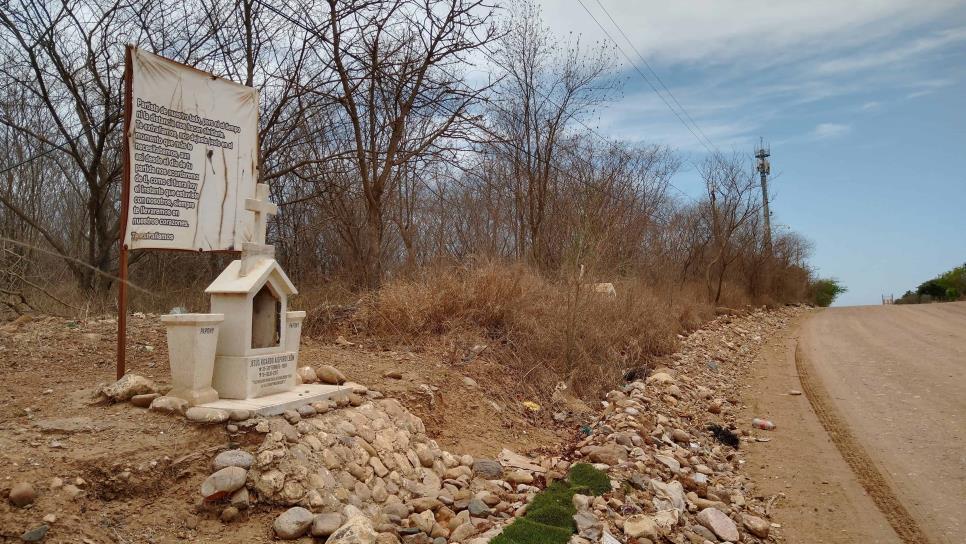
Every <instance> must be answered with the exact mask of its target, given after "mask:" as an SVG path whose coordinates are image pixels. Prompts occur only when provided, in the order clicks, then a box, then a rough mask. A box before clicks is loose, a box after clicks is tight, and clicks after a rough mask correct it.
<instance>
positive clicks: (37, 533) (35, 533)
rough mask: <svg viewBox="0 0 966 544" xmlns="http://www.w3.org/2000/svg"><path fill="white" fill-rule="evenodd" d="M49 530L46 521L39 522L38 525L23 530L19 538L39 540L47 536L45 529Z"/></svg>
mask: <svg viewBox="0 0 966 544" xmlns="http://www.w3.org/2000/svg"><path fill="white" fill-rule="evenodd" d="M48 530H50V526H49V525H47V524H46V523H41V524H40V525H38V526H36V527H34V528H33V529H29V530H27V531H25V532H24V533H23V534H22V535H20V540H23V541H24V542H40V541H41V540H43V539H44V537H45V536H47V531H48Z"/></svg>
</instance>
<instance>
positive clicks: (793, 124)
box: [541, 0, 966, 305]
mask: <svg viewBox="0 0 966 544" xmlns="http://www.w3.org/2000/svg"><path fill="white" fill-rule="evenodd" d="M583 2H584V4H585V5H586V6H587V8H589V9H590V10H591V11H592V12H593V13H594V14H595V15H596V16H597V19H598V20H599V21H600V22H601V23H602V24H603V25H604V26H605V27H606V28H607V30H608V31H609V32H610V33H611V35H612V36H613V37H614V38H616V39H618V40H621V42H620V45H621V46H622V47H623V48H624V50H625V51H626V52H627V53H628V54H629V55H631V57H632V58H636V57H635V54H634V52H633V51H632V50H631V49H630V47H629V46H628V44H627V43H626V42H624V41H623V38H622V36H621V35H620V33H619V32H618V31H617V30H616V29H615V28H614V27H613V25H612V23H611V21H610V20H609V19H608V17H607V15H606V14H605V13H604V12H603V11H602V10H601V7H600V5H599V4H598V0H583ZM599 2H600V4H602V5H603V6H604V7H605V8H606V9H607V11H609V12H610V14H611V15H612V16H613V18H614V19H615V20H616V21H617V23H618V24H620V26H621V28H622V29H623V31H624V32H625V33H626V34H627V36H628V37H629V38H630V40H631V41H632V42H633V44H634V47H636V48H637V50H638V51H640V52H641V54H643V56H644V57H645V58H646V59H647V61H648V62H649V63H650V64H651V66H652V67H653V68H654V69H655V71H656V72H657V74H658V75H659V76H660V77H661V79H662V80H663V81H664V83H665V84H666V85H667V87H669V88H670V89H671V91H672V92H673V93H674V96H675V97H676V98H677V100H678V101H680V103H681V104H682V105H683V106H684V107H685V108H686V109H687V111H688V113H689V114H690V115H691V116H692V117H693V118H694V120H695V121H696V123H697V125H698V126H699V127H700V129H701V131H702V132H703V133H704V134H705V135H707V137H708V139H710V140H711V142H713V145H714V146H716V147H717V148H718V149H720V150H722V151H726V152H731V151H740V152H746V151H747V152H748V153H749V154H750V153H751V152H752V150H753V148H754V146H755V145H756V144H757V142H758V138H759V137H764V138H765V140H766V141H768V142H769V143H770V145H771V151H772V173H773V174H776V175H775V176H774V177H775V179H774V181H773V183H771V184H770V185H769V189H770V192H771V193H772V199H771V200H772V212H773V222H774V223H776V224H778V225H787V226H788V228H791V229H792V230H794V231H796V232H798V233H800V234H802V235H804V236H805V237H806V238H808V239H809V240H810V241H811V242H812V243H813V244H814V251H813V256H812V258H811V260H810V262H811V264H812V266H813V267H814V268H816V269H817V272H818V273H819V274H821V275H822V276H833V277H836V278H838V279H840V280H842V282H843V283H844V284H845V285H846V286H847V287H848V288H849V292H848V293H846V294H845V295H843V296H842V297H841V299H840V300H839V301H838V303H837V304H839V305H854V304H878V303H879V301H880V299H879V296H880V295H881V294H887V295H888V294H890V293H894V294H895V295H896V296H899V295H901V294H902V293H903V292H904V291H905V290H907V289H915V287H916V286H917V285H918V284H919V283H920V282H922V281H924V280H926V279H929V278H931V277H933V276H935V275H936V274H938V273H940V272H943V271H945V270H948V269H949V268H952V267H954V266H958V265H961V264H963V263H964V262H966V1H945V2H933V1H929V0H922V1H911V0H910V1H904V2H899V1H894V0H873V1H866V0H856V1H852V2H841V1H840V0H836V1H828V0H811V1H808V2H805V1H801V2H774V1H752V0H705V1H695V0H676V1H674V2H666V1H663V0H654V1H651V0H599ZM541 4H542V6H543V10H544V18H545V20H546V22H547V23H548V25H549V26H550V28H551V29H552V30H553V31H554V33H556V34H558V35H566V34H567V33H570V32H573V33H575V34H580V35H581V40H582V41H583V42H585V43H589V42H592V41H595V40H599V41H607V37H606V36H605V35H604V33H603V31H601V29H600V28H599V27H598V26H597V24H596V23H595V22H594V21H593V19H591V18H590V17H589V16H587V13H586V12H585V11H584V9H583V8H582V7H581V5H580V4H579V3H578V1H577V0H542V1H541ZM616 55H618V59H619V61H620V62H621V66H620V67H619V68H618V69H619V70H621V71H622V73H623V74H624V75H625V77H626V84H625V86H624V89H623V93H622V95H621V97H620V98H619V99H618V100H617V102H616V103H614V104H612V105H610V106H609V107H608V108H607V109H606V110H604V111H602V112H601V113H600V115H599V118H598V119H596V120H595V122H596V123H597V124H598V126H599V127H600V129H601V131H602V132H603V133H605V134H607V135H608V136H610V137H613V138H621V139H627V140H641V141H647V142H656V143H665V144H669V145H672V146H674V147H676V148H678V149H680V150H681V151H682V153H684V154H685V156H686V157H687V159H688V161H689V162H690V163H698V162H699V161H700V160H701V158H702V157H703V156H704V154H705V153H706V150H705V148H704V147H702V146H701V145H700V144H699V143H698V141H697V139H696V138H695V137H694V136H693V135H692V134H691V133H690V132H689V131H688V130H687V129H686V128H685V127H684V125H683V124H682V123H681V122H679V121H678V120H677V119H676V118H675V117H674V115H673V114H671V113H670V111H669V110H668V108H667V107H666V106H665V105H664V104H663V103H662V102H661V100H660V99H659V98H658V97H657V96H656V95H655V93H654V92H653V91H652V90H651V89H650V87H648V85H647V83H646V82H645V81H644V80H643V79H642V78H641V77H640V76H639V75H638V74H637V73H636V72H635V71H633V70H632V68H631V66H630V63H629V62H628V61H627V60H626V59H625V58H623V57H622V56H620V53H619V52H618V53H616ZM645 73H647V72H646V71H645ZM674 184H675V185H676V186H677V187H680V188H681V189H682V190H684V191H685V192H686V193H690V194H692V195H696V194H698V193H699V192H700V190H701V186H700V181H699V180H698V178H697V176H696V175H695V172H694V170H693V169H690V168H689V169H687V170H686V171H684V172H682V173H681V174H679V176H678V177H677V178H676V179H675V180H674ZM779 228H784V227H779Z"/></svg>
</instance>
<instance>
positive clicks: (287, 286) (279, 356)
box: [162, 183, 349, 415]
mask: <svg viewBox="0 0 966 544" xmlns="http://www.w3.org/2000/svg"><path fill="white" fill-rule="evenodd" d="M245 209H246V210H248V211H251V212H253V213H254V214H255V222H254V225H255V232H254V242H252V243H245V244H243V245H242V254H241V259H239V260H235V261H232V262H231V263H230V264H229V265H228V267H227V268H225V270H224V271H223V272H222V273H221V274H220V275H219V276H218V277H217V278H215V281H213V282H212V283H211V285H209V286H208V288H207V289H205V293H207V294H209V295H210V296H211V313H209V314H173V315H170V316H162V321H164V322H165V324H166V325H167V327H168V348H169V354H170V361H171V376H172V385H173V389H172V393H171V394H172V395H173V396H177V397H180V398H184V399H186V400H188V402H189V403H191V404H192V405H199V404H200V405H203V406H207V407H213V408H223V409H234V408H243V409H248V410H254V411H255V412H257V413H259V414H262V415H272V414H277V413H281V412H282V411H284V410H287V409H290V408H293V407H297V406H299V405H303V404H308V403H311V402H316V401H319V400H324V399H329V398H337V397H340V396H347V395H348V394H349V388H347V387H342V386H333V385H319V384H299V383H297V381H298V380H297V377H296V376H297V372H296V371H297V369H298V353H299V344H300V342H301V335H302V321H303V319H305V312H297V311H295V312H293V311H289V310H288V298H289V297H290V296H292V295H295V294H297V293H298V290H296V288H295V285H293V284H292V282H291V280H289V278H288V276H287V275H286V274H285V271H284V270H282V267H281V265H280V264H279V263H278V261H276V260H275V248H274V247H273V246H271V245H266V244H265V231H266V227H267V220H268V217H267V216H268V215H274V214H275V213H278V207H277V206H276V205H275V204H272V203H271V202H269V201H268V186H267V185H264V184H261V183H260V184H258V185H256V190H255V198H249V199H246V200H245ZM199 339H201V340H199ZM212 348H214V349H212Z"/></svg>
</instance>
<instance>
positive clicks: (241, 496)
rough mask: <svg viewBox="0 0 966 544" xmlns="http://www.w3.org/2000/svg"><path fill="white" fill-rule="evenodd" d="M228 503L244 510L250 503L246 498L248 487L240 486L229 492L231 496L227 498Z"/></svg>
mask: <svg viewBox="0 0 966 544" xmlns="http://www.w3.org/2000/svg"><path fill="white" fill-rule="evenodd" d="M228 504H230V505H232V506H234V507H235V508H237V509H239V510H246V509H248V507H249V506H250V505H251V500H250V499H249V498H248V489H246V488H244V487H243V488H241V489H239V490H238V491H235V492H234V493H232V494H231V498H230V499H228Z"/></svg>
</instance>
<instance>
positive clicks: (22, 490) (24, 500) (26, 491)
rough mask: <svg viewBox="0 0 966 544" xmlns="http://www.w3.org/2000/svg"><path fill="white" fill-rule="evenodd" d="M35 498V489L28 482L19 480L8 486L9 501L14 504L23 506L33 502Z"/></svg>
mask: <svg viewBox="0 0 966 544" xmlns="http://www.w3.org/2000/svg"><path fill="white" fill-rule="evenodd" d="M36 498H37V491H36V490H35V489H34V486H33V485H31V484H29V483H28V482H20V483H17V484H15V485H14V486H13V487H12V488H10V497H9V499H10V503H11V504H13V505H14V506H18V507H20V508H23V507H24V506H27V505H28V504H31V503H33V502H34V499H36Z"/></svg>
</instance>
